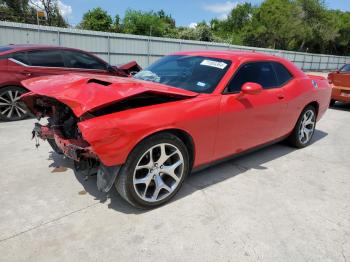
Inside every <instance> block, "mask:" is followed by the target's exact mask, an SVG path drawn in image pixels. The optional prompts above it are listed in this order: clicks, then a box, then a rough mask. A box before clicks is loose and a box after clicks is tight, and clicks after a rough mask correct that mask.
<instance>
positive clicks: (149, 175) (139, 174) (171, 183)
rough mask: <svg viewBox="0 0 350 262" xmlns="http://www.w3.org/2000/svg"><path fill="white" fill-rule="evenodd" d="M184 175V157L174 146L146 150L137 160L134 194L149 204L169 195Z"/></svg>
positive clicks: (154, 147)
mask: <svg viewBox="0 0 350 262" xmlns="http://www.w3.org/2000/svg"><path fill="white" fill-rule="evenodd" d="M183 175H184V157H183V155H182V153H181V151H180V150H179V149H178V148H177V147H176V146H174V145H172V144H168V143H161V144H158V145H155V146H153V147H151V148H150V149H148V150H147V151H146V152H145V153H144V154H143V155H142V156H141V158H140V159H139V161H138V162H137V165H136V167H135V170H134V174H133V185H134V189H135V192H136V194H137V195H138V197H140V198H141V199H142V200H144V201H146V202H150V203H154V202H158V201H161V200H163V199H164V198H166V197H168V196H169V195H171V194H172V193H173V192H174V191H175V190H176V188H177V187H178V186H179V185H180V181H181V178H182V176H183Z"/></svg>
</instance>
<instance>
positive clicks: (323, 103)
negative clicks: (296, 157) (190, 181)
mask: <svg viewBox="0 0 350 262" xmlns="http://www.w3.org/2000/svg"><path fill="white" fill-rule="evenodd" d="M22 83H23V85H24V86H25V87H26V88H27V89H28V90H30V92H29V93H28V94H26V95H24V96H23V100H24V101H25V103H26V105H27V107H28V108H29V109H30V110H31V111H32V112H33V114H35V115H36V116H37V118H38V119H40V118H42V117H48V124H47V125H45V126H42V125H40V124H36V126H35V128H34V134H35V135H37V136H39V137H40V138H42V139H46V140H48V141H49V143H50V144H51V145H52V146H53V149H54V150H55V151H56V152H58V153H63V154H65V155H66V156H67V157H69V158H71V159H73V160H74V161H75V163H76V165H75V166H76V169H78V170H80V171H84V170H85V171H87V172H88V173H90V174H92V173H96V172H97V187H98V189H99V190H101V191H104V192H107V191H109V190H110V189H111V187H112V186H113V184H114V185H115V187H116V189H117V191H118V192H119V194H120V195H121V196H122V197H123V198H124V199H125V200H126V201H128V202H129V203H130V204H132V205H134V206H136V207H142V208H150V207H155V206H159V205H161V204H163V203H165V202H167V201H169V200H170V199H171V198H172V197H173V196H174V195H175V194H176V192H177V191H178V190H179V189H180V187H181V184H182V183H183V181H184V179H185V178H186V176H187V175H188V174H189V173H190V172H191V171H192V170H198V169H201V168H203V167H206V166H208V165H210V164H213V163H216V162H217V161H220V160H223V159H226V158H230V157H232V156H237V155H240V154H242V153H244V152H247V151H251V150H252V149H256V148H260V147H262V146H265V145H268V144H271V143H275V142H277V141H281V140H284V139H287V140H288V141H289V143H290V144H291V145H293V146H295V147H297V148H303V147H305V146H307V145H309V144H310V143H311V141H312V137H313V134H314V131H315V126H316V122H317V121H318V120H319V119H321V117H322V116H323V114H324V113H325V112H326V110H327V108H328V105H329V102H330V96H331V88H330V86H329V84H328V82H327V80H326V79H324V78H322V77H316V76H307V75H305V74H304V73H303V72H302V71H301V70H300V69H298V68H297V67H296V66H295V65H293V64H292V63H291V62H289V61H287V60H285V59H282V58H279V57H276V56H269V55H265V54H258V53H247V52H232V51H202V52H200V51H199V52H180V53H175V54H173V55H169V56H165V57H163V58H161V59H160V60H158V61H157V62H155V63H154V64H152V65H151V66H149V67H148V68H146V69H145V70H143V71H140V72H139V73H137V74H136V75H135V76H134V78H120V77H111V76H96V75H79V74H71V75H66V76H65V77H64V78H62V77H60V76H52V77H41V78H36V79H30V80H26V81H24V82H22Z"/></svg>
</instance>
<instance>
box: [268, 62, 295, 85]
mask: <svg viewBox="0 0 350 262" xmlns="http://www.w3.org/2000/svg"><path fill="white" fill-rule="evenodd" d="M272 65H273V67H274V69H275V72H276V76H277V80H278V86H283V85H284V84H285V83H287V82H288V81H289V80H291V79H292V78H293V76H292V74H291V73H290V72H289V71H288V70H287V68H285V67H284V65H282V64H280V63H277V62H272Z"/></svg>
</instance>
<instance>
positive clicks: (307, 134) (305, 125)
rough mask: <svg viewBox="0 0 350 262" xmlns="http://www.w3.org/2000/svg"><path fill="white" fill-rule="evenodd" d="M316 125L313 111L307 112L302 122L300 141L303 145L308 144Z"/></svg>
mask: <svg viewBox="0 0 350 262" xmlns="http://www.w3.org/2000/svg"><path fill="white" fill-rule="evenodd" d="M315 125H316V118H315V112H314V111H313V110H307V111H305V113H304V115H303V118H302V120H301V122H300V128H299V140H300V143H302V144H307V143H308V142H309V141H310V140H311V138H312V135H313V134H314V131H315Z"/></svg>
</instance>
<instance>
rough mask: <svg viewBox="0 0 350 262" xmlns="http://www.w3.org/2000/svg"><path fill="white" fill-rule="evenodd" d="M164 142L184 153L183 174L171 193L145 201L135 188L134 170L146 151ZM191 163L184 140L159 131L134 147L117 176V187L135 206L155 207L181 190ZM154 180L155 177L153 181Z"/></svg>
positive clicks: (122, 195) (123, 196)
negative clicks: (157, 198) (157, 199)
mask: <svg viewBox="0 0 350 262" xmlns="http://www.w3.org/2000/svg"><path fill="white" fill-rule="evenodd" d="M163 143H166V144H169V145H171V146H174V147H176V149H178V150H179V151H180V153H181V154H182V158H183V165H182V167H181V168H182V169H181V170H182V176H181V178H180V179H179V182H178V184H177V186H176V187H175V188H174V189H173V190H174V191H172V193H171V194H169V195H168V196H167V197H165V198H164V199H161V200H159V201H156V202H150V201H145V200H144V199H142V198H141V197H140V196H139V195H138V193H137V192H136V189H135V188H134V183H133V179H134V172H135V173H136V171H135V169H136V167H137V165H138V164H139V162H140V161H141V160H142V158H143V157H144V156H145V154H146V152H148V151H149V150H150V149H151V148H153V147H156V146H157V145H159V144H163ZM155 159H156V158H155ZM157 161H158V160H155V162H157ZM189 163H190V161H189V155H188V150H187V148H186V146H185V144H184V143H183V142H182V140H180V139H179V138H178V137H177V136H175V135H173V134H170V133H159V134H156V135H153V136H151V137H149V138H146V139H145V140H143V141H142V142H140V143H139V144H138V145H137V146H136V147H135V148H134V149H133V151H132V152H131V153H130V155H129V156H128V159H127V161H126V162H125V164H124V165H123V166H122V168H121V170H120V172H119V174H118V176H117V179H116V181H115V187H116V189H117V191H118V193H119V194H120V195H121V197H122V198H124V199H125V200H126V201H127V202H128V203H130V204H131V205H133V206H134V207H137V208H143V209H149V208H155V207H158V206H160V205H162V204H164V203H166V202H168V201H169V200H170V199H171V198H172V197H173V196H174V195H175V194H176V193H177V192H178V191H179V189H180V187H181V185H182V183H183V181H184V179H185V178H186V176H187V175H188V173H189V172H190V166H189ZM148 174H149V172H148ZM154 180H155V179H154V178H153V180H152V181H154ZM148 187H149V186H148ZM146 191H147V189H145V192H146Z"/></svg>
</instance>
